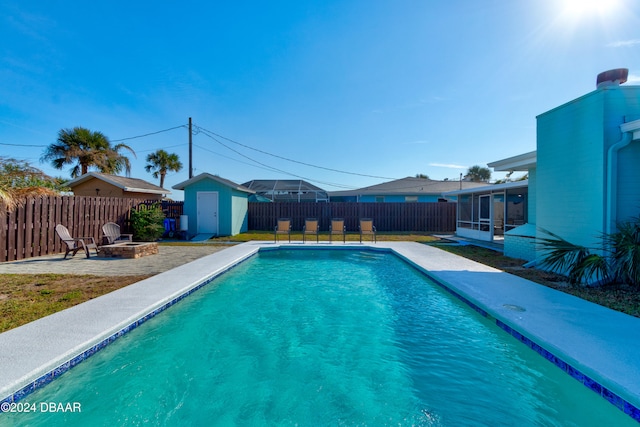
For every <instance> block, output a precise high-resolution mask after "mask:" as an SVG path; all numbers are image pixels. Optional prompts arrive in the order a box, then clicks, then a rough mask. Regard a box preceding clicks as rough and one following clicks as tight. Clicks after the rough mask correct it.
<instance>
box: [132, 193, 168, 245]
mask: <svg viewBox="0 0 640 427" xmlns="http://www.w3.org/2000/svg"><path fill="white" fill-rule="evenodd" d="M131 226H132V227H133V237H134V239H135V240H138V241H142V242H154V241H156V240H158V239H159V238H160V237H162V235H163V234H164V213H163V212H162V209H160V206H159V205H158V204H157V203H156V204H154V205H151V206H146V205H139V206H138V208H137V209H135V210H133V211H131Z"/></svg>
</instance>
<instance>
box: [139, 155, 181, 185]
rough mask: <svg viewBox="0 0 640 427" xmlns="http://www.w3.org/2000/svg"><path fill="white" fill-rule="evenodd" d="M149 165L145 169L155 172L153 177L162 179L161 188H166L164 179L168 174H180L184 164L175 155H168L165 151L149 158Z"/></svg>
mask: <svg viewBox="0 0 640 427" xmlns="http://www.w3.org/2000/svg"><path fill="white" fill-rule="evenodd" d="M147 163H148V164H147V165H146V166H145V167H144V169H145V170H146V171H147V172H151V171H154V172H153V175H152V176H153V177H154V178H158V177H160V187H163V186H164V177H165V176H166V175H167V172H179V171H180V170H181V169H182V163H181V162H180V159H179V158H178V155H177V154H175V153H171V154H169V153H167V152H166V151H164V150H158V151H156V152H155V153H151V154H149V155H148V156H147Z"/></svg>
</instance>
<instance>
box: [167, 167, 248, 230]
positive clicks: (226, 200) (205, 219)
mask: <svg viewBox="0 0 640 427" xmlns="http://www.w3.org/2000/svg"><path fill="white" fill-rule="evenodd" d="M172 188H173V189H175V190H183V191H184V209H183V212H184V214H185V215H186V217H187V218H186V219H187V224H188V226H187V227H186V228H187V232H188V233H189V235H190V236H195V235H197V234H210V235H212V236H235V235H236V234H239V233H242V232H245V231H247V229H248V224H249V219H248V218H249V215H248V203H249V202H248V198H249V196H250V195H252V194H254V193H255V191H253V190H250V189H248V188H246V187H244V186H242V185H239V184H236V183H235V182H232V181H229V180H228V179H224V178H221V177H219V176H216V175H211V174H208V173H201V174H200V175H197V176H194V177H193V178H191V179H188V180H187V181H184V182H181V183H179V184H176V185H174V186H173V187H172ZM181 226H184V221H183V222H182V224H181Z"/></svg>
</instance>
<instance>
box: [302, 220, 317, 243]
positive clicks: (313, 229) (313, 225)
mask: <svg viewBox="0 0 640 427" xmlns="http://www.w3.org/2000/svg"><path fill="white" fill-rule="evenodd" d="M319 230H320V224H319V223H318V220H317V219H315V218H307V219H305V220H304V228H303V229H302V243H304V242H306V239H307V234H315V235H316V243H318V240H319V236H318V231H319Z"/></svg>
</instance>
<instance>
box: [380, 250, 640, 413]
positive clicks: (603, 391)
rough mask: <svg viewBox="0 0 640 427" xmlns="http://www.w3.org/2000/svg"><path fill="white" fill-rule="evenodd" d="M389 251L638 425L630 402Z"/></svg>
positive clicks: (634, 408)
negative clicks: (492, 321)
mask: <svg viewBox="0 0 640 427" xmlns="http://www.w3.org/2000/svg"><path fill="white" fill-rule="evenodd" d="M390 251H391V252H393V253H394V254H395V255H396V256H398V257H399V258H401V259H402V260H403V261H405V262H406V263H407V264H409V265H411V266H412V267H414V268H415V269H416V270H418V271H419V272H421V273H422V274H424V275H425V276H427V277H428V278H429V280H431V281H432V282H433V283H435V284H436V285H438V286H440V287H441V288H443V289H444V290H446V291H447V292H449V293H450V294H451V295H453V296H455V297H456V298H458V299H459V300H461V301H462V302H464V303H465V304H467V305H468V306H469V307H471V308H472V309H474V310H475V311H477V312H478V313H479V314H480V315H482V316H483V317H486V318H487V319H492V320H494V321H495V323H496V326H498V327H499V328H500V329H502V330H503V331H505V332H507V333H508V334H509V335H511V336H512V337H514V338H515V339H517V340H518V341H520V342H521V343H523V344H524V345H526V346H527V347H529V348H530V349H532V350H533V351H535V352H536V353H538V354H539V355H541V356H542V357H544V358H545V359H547V360H548V361H549V362H551V363H553V364H554V365H556V366H557V367H558V368H560V369H562V370H563V371H564V372H565V373H566V374H568V375H570V376H571V377H573V379H575V380H577V381H579V382H580V383H582V385H584V386H585V387H587V388H588V389H590V390H591V391H593V392H595V393H597V394H599V395H600V396H601V397H602V398H604V399H605V400H607V401H608V402H609V403H611V404H612V405H613V406H615V407H616V408H618V409H620V410H621V411H622V412H624V413H625V414H627V415H629V416H630V417H631V418H633V419H634V420H636V421H637V422H639V423H640V409H639V408H637V407H636V406H635V405H633V404H632V403H630V402H627V401H626V400H625V399H624V398H622V397H621V396H618V395H617V394H616V393H614V392H612V391H611V390H609V389H608V388H606V387H605V386H603V385H602V384H600V383H598V382H597V381H596V380H594V379H593V378H590V377H589V376H588V375H585V374H584V373H582V372H580V370H578V369H576V368H574V367H573V366H571V365H570V364H569V363H567V362H565V361H564V360H562V359H561V358H560V357H557V356H556V355H554V354H553V353H551V352H550V351H548V350H547V349H545V348H544V347H542V346H541V345H540V344H538V343H536V342H534V341H533V340H531V339H530V338H528V337H527V336H525V335H524V334H522V333H520V332H519V331H517V330H516V329H513V328H512V327H511V326H509V325H507V324H506V323H505V322H503V321H501V320H499V319H497V318H494V317H493V316H491V315H490V314H489V313H488V312H487V311H485V310H484V309H482V308H481V307H479V306H478V305H476V304H475V303H473V302H471V301H470V300H469V299H467V298H465V297H464V296H463V295H461V294H459V293H458V292H456V291H455V290H453V289H451V288H450V287H449V286H447V285H446V284H445V283H443V282H441V281H440V280H438V279H437V278H436V277H434V276H433V275H431V274H430V273H429V271H428V270H425V269H424V268H422V267H420V266H419V265H417V264H416V263H415V262H413V261H411V260H410V259H407V258H406V257H404V256H402V255H400V254H398V253H397V252H395V251H393V250H390ZM540 286H542V285H540Z"/></svg>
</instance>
